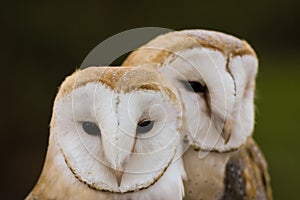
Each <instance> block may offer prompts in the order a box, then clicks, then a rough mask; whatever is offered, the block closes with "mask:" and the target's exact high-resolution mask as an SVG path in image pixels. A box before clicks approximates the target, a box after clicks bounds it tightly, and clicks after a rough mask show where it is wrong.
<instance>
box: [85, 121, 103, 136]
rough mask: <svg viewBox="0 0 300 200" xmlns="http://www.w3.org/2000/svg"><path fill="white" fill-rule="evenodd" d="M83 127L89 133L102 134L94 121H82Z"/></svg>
mask: <svg viewBox="0 0 300 200" xmlns="http://www.w3.org/2000/svg"><path fill="white" fill-rule="evenodd" d="M82 129H83V130H84V131H85V132H86V133H87V134H89V135H100V129H99V127H98V125H97V124H95V123H93V122H82Z"/></svg>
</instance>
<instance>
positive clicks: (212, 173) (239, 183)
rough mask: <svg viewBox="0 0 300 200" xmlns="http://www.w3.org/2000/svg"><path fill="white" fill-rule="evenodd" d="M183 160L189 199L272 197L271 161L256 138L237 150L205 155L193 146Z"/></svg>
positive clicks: (186, 192) (229, 199)
mask: <svg viewBox="0 0 300 200" xmlns="http://www.w3.org/2000/svg"><path fill="white" fill-rule="evenodd" d="M183 160H184V164H185V168H186V172H187V180H186V181H185V183H184V184H185V190H186V191H185V194H186V197H185V199H201V198H202V199H221V200H232V199H259V200H261V199H268V200H270V199H272V191H271V185H270V177H269V174H268V167H267V163H266V161H265V158H264V156H263V155H262V153H261V151H260V149H259V148H258V146H257V144H256V143H255V141H254V140H253V139H252V138H250V139H248V140H247V142H246V144H244V145H243V146H241V147H240V148H239V149H238V150H236V151H233V152H228V153H218V152H211V153H209V154H208V155H207V156H205V157H204V158H199V151H196V150H194V149H193V148H192V147H190V148H189V149H188V150H187V152H185V154H184V155H183Z"/></svg>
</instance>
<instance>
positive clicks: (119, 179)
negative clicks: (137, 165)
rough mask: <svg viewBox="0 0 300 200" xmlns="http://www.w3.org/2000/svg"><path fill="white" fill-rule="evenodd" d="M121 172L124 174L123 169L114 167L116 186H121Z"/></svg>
mask: <svg viewBox="0 0 300 200" xmlns="http://www.w3.org/2000/svg"><path fill="white" fill-rule="evenodd" d="M123 174H124V171H122V170H117V169H115V175H116V180H117V184H118V187H120V186H121V182H122V177H123Z"/></svg>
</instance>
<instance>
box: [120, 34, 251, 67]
mask: <svg viewBox="0 0 300 200" xmlns="http://www.w3.org/2000/svg"><path fill="white" fill-rule="evenodd" d="M199 47H200V48H206V49H210V50H215V51H219V52H221V53H222V54H223V55H224V57H228V56H231V57H235V56H243V55H251V56H253V57H256V54H255V51H254V50H253V49H252V47H251V46H250V45H249V44H248V43H247V42H246V41H243V40H240V39H239V38H236V37H234V36H231V35H227V34H224V33H220V32H216V31H207V30H184V31H176V32H171V33H167V34H165V35H162V36H159V37H157V38H155V39H153V40H151V41H150V42H149V43H147V44H146V45H144V46H143V47H141V48H140V49H138V50H136V51H134V52H133V53H132V54H131V55H130V56H129V57H128V58H127V60H126V61H125V62H124V64H123V65H124V66H125V65H131V64H132V61H133V63H134V64H141V63H139V62H144V63H154V62H155V63H164V61H165V59H166V58H168V57H169V56H170V55H172V54H174V53H175V52H179V51H184V50H187V49H193V48H199ZM139 60H140V61H139Z"/></svg>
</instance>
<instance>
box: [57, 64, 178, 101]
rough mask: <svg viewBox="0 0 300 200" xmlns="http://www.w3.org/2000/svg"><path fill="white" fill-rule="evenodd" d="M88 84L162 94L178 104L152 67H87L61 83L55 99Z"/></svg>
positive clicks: (114, 89)
mask: <svg viewBox="0 0 300 200" xmlns="http://www.w3.org/2000/svg"><path fill="white" fill-rule="evenodd" d="M88 83H99V84H102V85H104V86H106V87H107V88H109V89H110V90H112V91H113V92H117V93H129V92H132V91H135V90H143V91H155V92H163V93H165V94H166V95H167V97H168V98H169V99H170V100H171V102H172V103H174V104H178V102H177V99H176V95H175V94H174V92H173V91H172V89H171V88H170V87H171V85H169V83H168V82H167V81H165V80H164V78H162V76H161V75H160V74H159V73H158V72H156V71H155V70H153V67H152V68H151V67H148V66H143V67H141V68H140V67H89V68H86V69H84V70H78V71H76V72H75V73H73V74H72V75H71V76H69V77H67V78H66V80H65V81H64V82H63V83H62V85H61V87H60V89H59V92H58V95H57V99H60V98H63V97H64V96H66V95H67V94H69V93H70V92H71V91H73V90H74V89H76V88H80V87H83V86H85V85H86V84H88Z"/></svg>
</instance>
